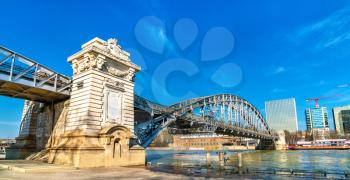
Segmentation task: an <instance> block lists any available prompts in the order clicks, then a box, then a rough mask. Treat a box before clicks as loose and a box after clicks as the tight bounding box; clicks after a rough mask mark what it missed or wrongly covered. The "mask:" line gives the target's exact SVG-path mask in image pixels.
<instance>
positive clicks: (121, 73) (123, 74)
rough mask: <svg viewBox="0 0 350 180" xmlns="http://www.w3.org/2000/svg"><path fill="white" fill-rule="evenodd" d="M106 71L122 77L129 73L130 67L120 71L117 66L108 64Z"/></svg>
mask: <svg viewBox="0 0 350 180" xmlns="http://www.w3.org/2000/svg"><path fill="white" fill-rule="evenodd" d="M107 71H108V73H109V74H111V75H113V76H117V77H121V78H124V77H126V76H127V75H128V74H129V71H130V69H129V70H128V71H121V70H119V69H117V68H114V67H112V66H109V67H107Z"/></svg>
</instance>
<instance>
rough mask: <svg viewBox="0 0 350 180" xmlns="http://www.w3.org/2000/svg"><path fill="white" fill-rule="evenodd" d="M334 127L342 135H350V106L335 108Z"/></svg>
mask: <svg viewBox="0 0 350 180" xmlns="http://www.w3.org/2000/svg"><path fill="white" fill-rule="evenodd" d="M333 119H334V127H335V130H336V131H337V133H339V134H341V135H346V134H350V105H347V106H342V107H334V108H333Z"/></svg>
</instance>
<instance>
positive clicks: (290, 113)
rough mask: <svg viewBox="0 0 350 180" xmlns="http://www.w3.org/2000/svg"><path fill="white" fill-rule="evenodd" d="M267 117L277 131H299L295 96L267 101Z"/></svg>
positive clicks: (270, 124)
mask: <svg viewBox="0 0 350 180" xmlns="http://www.w3.org/2000/svg"><path fill="white" fill-rule="evenodd" d="M265 111H266V119H267V123H268V124H269V126H270V128H271V129H273V130H275V131H282V130H287V131H289V132H295V131H298V120H297V111H296V103H295V98H289V99H279V100H272V101H266V102H265Z"/></svg>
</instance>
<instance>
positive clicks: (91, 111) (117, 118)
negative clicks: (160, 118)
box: [48, 38, 145, 167]
mask: <svg viewBox="0 0 350 180" xmlns="http://www.w3.org/2000/svg"><path fill="white" fill-rule="evenodd" d="M68 62H70V63H72V66H73V71H74V77H73V85H72V92H71V98H70V104H69V108H68V109H69V110H68V111H69V112H68V115H67V120H66V123H65V127H64V128H65V132H64V134H63V135H62V137H61V139H60V142H59V143H58V144H57V145H55V146H52V147H50V148H49V150H50V153H49V158H48V161H49V162H50V163H57V164H69V165H74V166H76V167H99V166H117V165H124V166H125V165H139V164H145V152H144V149H143V148H141V147H140V146H139V145H137V141H136V140H135V139H136V137H135V136H134V82H133V78H134V75H135V73H136V72H137V71H138V70H140V68H139V67H138V66H137V65H135V64H133V63H132V62H131V61H130V59H129V53H127V52H125V51H123V50H122V49H121V47H120V46H119V45H118V44H117V41H116V40H115V39H110V40H108V41H107V42H106V41H103V40H101V39H99V38H94V39H93V40H91V41H89V42H87V43H85V44H84V45H83V46H82V50H81V51H79V52H78V53H76V54H74V55H73V56H71V57H69V58H68Z"/></svg>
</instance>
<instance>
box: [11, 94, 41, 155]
mask: <svg viewBox="0 0 350 180" xmlns="http://www.w3.org/2000/svg"><path fill="white" fill-rule="evenodd" d="M39 106H40V103H38V102H34V101H27V100H26V101H25V102H24V108H23V113H22V118H21V125H20V130H19V136H18V137H17V138H16V144H15V145H14V146H11V147H10V148H7V149H6V159H23V158H26V157H27V156H28V155H30V154H31V153H33V152H35V151H37V148H36V123H37V122H36V121H37V115H38V114H37V113H38V109H39Z"/></svg>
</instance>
